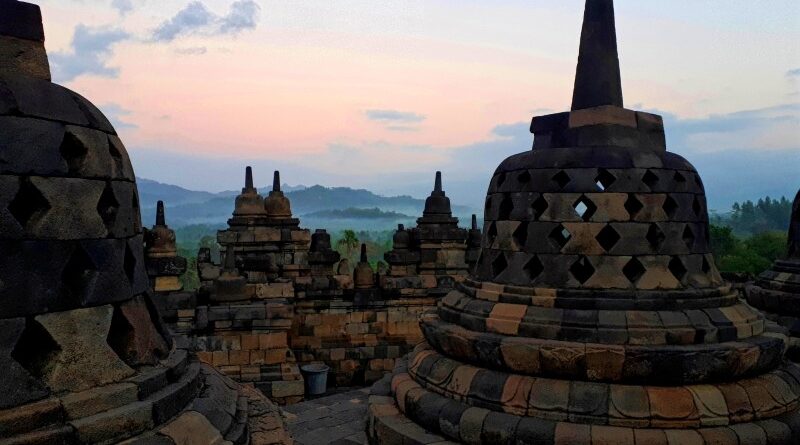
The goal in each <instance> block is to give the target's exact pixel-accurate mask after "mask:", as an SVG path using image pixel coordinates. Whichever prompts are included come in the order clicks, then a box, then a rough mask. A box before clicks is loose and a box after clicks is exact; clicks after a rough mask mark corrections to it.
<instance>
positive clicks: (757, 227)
mask: <svg viewBox="0 0 800 445" xmlns="http://www.w3.org/2000/svg"><path fill="white" fill-rule="evenodd" d="M791 214H792V201H790V200H789V199H788V198H786V197H785V196H784V197H781V198H780V199H772V198H770V197H769V196H768V197H766V198H762V199H759V200H758V201H755V202H753V201H745V202H742V203H739V202H737V203H734V204H733V207H732V208H731V211H730V212H728V213H725V214H716V215H711V223H712V224H715V225H718V226H727V227H730V228H731V229H732V230H733V232H734V233H736V234H739V235H755V234H759V233H763V232H770V231H778V232H782V231H786V230H788V229H789V218H790V217H791Z"/></svg>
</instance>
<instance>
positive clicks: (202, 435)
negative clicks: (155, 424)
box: [159, 411, 223, 445]
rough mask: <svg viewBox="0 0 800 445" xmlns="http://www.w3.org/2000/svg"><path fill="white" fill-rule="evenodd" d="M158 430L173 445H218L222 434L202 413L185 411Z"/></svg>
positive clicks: (221, 440)
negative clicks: (170, 440)
mask: <svg viewBox="0 0 800 445" xmlns="http://www.w3.org/2000/svg"><path fill="white" fill-rule="evenodd" d="M159 432H160V433H161V434H163V435H165V436H167V437H169V438H170V439H172V441H173V442H175V445H220V444H222V443H223V438H222V434H221V433H220V431H219V430H217V429H216V428H214V426H213V425H212V424H211V422H209V421H208V419H206V418H205V417H204V416H203V415H202V414H200V413H198V412H196V411H186V412H185V413H183V414H181V415H180V416H178V418H176V419H175V420H173V421H172V422H170V423H169V424H167V425H166V426H165V427H163V428H161V429H160V430H159Z"/></svg>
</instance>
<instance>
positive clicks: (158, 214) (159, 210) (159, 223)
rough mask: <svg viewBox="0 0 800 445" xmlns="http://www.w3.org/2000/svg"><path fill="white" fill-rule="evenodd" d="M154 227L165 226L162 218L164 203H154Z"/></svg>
mask: <svg viewBox="0 0 800 445" xmlns="http://www.w3.org/2000/svg"><path fill="white" fill-rule="evenodd" d="M156 225H157V226H166V225H167V223H166V218H164V201H158V202H157V203H156Z"/></svg>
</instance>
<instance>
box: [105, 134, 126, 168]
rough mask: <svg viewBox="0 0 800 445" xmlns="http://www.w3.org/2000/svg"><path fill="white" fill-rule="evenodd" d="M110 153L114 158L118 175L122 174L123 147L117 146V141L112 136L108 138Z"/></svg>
mask: <svg viewBox="0 0 800 445" xmlns="http://www.w3.org/2000/svg"><path fill="white" fill-rule="evenodd" d="M108 154H110V155H111V159H112V160H114V167H115V168H116V173H117V175H118V176H121V175H122V170H123V169H122V166H123V161H122V149H121V148H120V147H118V146H117V143H116V142H115V141H114V139H112V138H111V137H109V138H108Z"/></svg>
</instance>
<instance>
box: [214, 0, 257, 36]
mask: <svg viewBox="0 0 800 445" xmlns="http://www.w3.org/2000/svg"><path fill="white" fill-rule="evenodd" d="M260 9H261V8H259V6H258V4H257V3H256V2H255V1H253V0H240V1H237V2H234V3H233V4H232V5H231V10H230V12H228V15H226V16H225V17H222V19H220V26H219V31H220V33H222V34H238V33H239V32H242V31H245V30H248V29H255V27H256V25H258V12H259V10H260Z"/></svg>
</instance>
